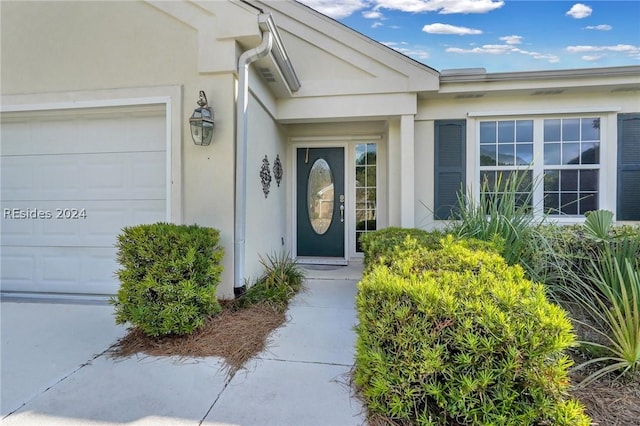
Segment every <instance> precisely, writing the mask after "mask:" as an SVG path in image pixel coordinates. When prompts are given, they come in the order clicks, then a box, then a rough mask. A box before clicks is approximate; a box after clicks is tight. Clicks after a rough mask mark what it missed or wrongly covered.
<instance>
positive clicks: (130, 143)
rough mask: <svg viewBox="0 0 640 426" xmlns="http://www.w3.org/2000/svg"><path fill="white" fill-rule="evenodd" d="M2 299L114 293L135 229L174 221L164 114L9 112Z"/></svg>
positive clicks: (132, 109) (0, 220)
mask: <svg viewBox="0 0 640 426" xmlns="http://www.w3.org/2000/svg"><path fill="white" fill-rule="evenodd" d="M0 132H2V134H1V136H2V151H1V152H0V154H1V155H0V178H1V181H0V183H1V184H2V188H1V190H2V199H1V200H0V212H1V213H2V215H1V216H0V227H1V229H2V235H1V236H0V242H1V245H2V247H1V254H2V264H1V268H0V280H1V281H0V282H1V285H2V291H14V292H45V293H85V294H114V293H115V292H116V291H117V281H116V279H115V277H114V272H115V271H116V269H117V267H118V266H117V264H116V261H115V254H116V251H115V247H114V244H115V243H116V239H117V235H118V234H119V233H120V232H121V230H122V228H123V227H125V226H132V225H137V224H142V223H154V222H159V221H166V220H167V217H166V215H167V190H168V187H167V175H166V173H167V159H168V157H167V152H166V149H167V142H166V118H165V108H164V106H160V107H159V106H157V105H156V106H128V107H122V108H121V107H117V108H87V109H83V110H62V111H37V112H35V111H29V112H16V113H14V112H11V113H4V112H3V113H2V127H1V129H0Z"/></svg>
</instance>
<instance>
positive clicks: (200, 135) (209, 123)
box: [189, 90, 214, 146]
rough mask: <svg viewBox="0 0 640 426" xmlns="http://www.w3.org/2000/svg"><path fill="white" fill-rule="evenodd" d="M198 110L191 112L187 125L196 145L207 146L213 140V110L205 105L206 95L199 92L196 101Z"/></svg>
mask: <svg viewBox="0 0 640 426" xmlns="http://www.w3.org/2000/svg"><path fill="white" fill-rule="evenodd" d="M198 105H199V108H196V109H194V110H193V114H191V118H190V119H189V125H190V126H191V137H192V138H193V143H195V144H196V145H205V146H206V145H209V144H210V143H211V139H213V126H214V120H213V110H212V109H211V108H210V107H209V105H208V103H207V95H205V94H204V91H202V90H201V91H200V99H198Z"/></svg>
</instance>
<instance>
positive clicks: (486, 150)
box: [480, 145, 496, 166]
mask: <svg viewBox="0 0 640 426" xmlns="http://www.w3.org/2000/svg"><path fill="white" fill-rule="evenodd" d="M480 165H481V166H495V165H496V146H495V145H482V146H480Z"/></svg>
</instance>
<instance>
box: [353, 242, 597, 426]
mask: <svg viewBox="0 0 640 426" xmlns="http://www.w3.org/2000/svg"><path fill="white" fill-rule="evenodd" d="M441 244H442V246H441V248H440V249H437V250H430V251H429V250H423V249H422V248H419V247H418V248H417V249H416V250H415V251H414V252H413V253H411V252H410V251H408V250H407V251H404V252H403V253H402V254H403V258H402V259H395V260H394V262H393V264H392V265H391V266H385V265H377V266H374V267H373V268H372V270H371V271H370V273H368V274H366V275H365V276H364V277H363V280H362V281H361V282H360V283H359V289H358V294H357V298H356V303H357V310H358V318H359V325H358V326H357V327H356V332H357V343H356V367H355V372H354V382H355V384H356V386H357V387H358V388H359V389H360V392H361V395H362V396H363V398H364V400H365V402H366V404H367V406H368V408H369V410H370V412H371V413H378V414H381V415H383V416H386V417H390V418H392V419H394V420H396V421H397V422H399V423H400V424H419V425H518V426H520V425H545V424H548V425H567V426H568V425H572V426H575V425H587V424H589V419H588V417H587V416H586V415H585V414H584V412H583V407H582V406H581V405H580V404H579V403H578V402H577V401H575V400H572V399H569V398H567V397H566V391H567V389H568V386H569V378H568V368H569V367H570V365H571V361H570V359H569V358H568V357H567V356H566V355H565V354H564V351H565V349H567V348H569V347H571V346H573V345H574V344H575V336H574V334H573V331H572V326H571V323H570V321H569V319H568V317H567V315H566V313H565V312H564V311H563V310H562V309H561V308H560V307H558V306H557V305H554V304H552V303H550V302H549V301H548V300H547V298H546V296H545V292H544V289H543V287H542V286H541V285H539V284H535V283H532V282H531V281H529V280H527V279H525V277H524V273H523V270H522V268H520V267H519V266H509V265H507V264H506V262H505V261H504V259H503V258H502V257H500V256H499V255H498V254H496V253H495V252H493V251H492V250H489V251H481V250H477V249H476V248H475V247H474V244H471V247H469V244H465V243H459V242H455V241H453V239H452V238H448V239H444V240H442V242H441Z"/></svg>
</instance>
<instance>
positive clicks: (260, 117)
mask: <svg viewBox="0 0 640 426" xmlns="http://www.w3.org/2000/svg"><path fill="white" fill-rule="evenodd" d="M247 137H248V140H247V144H248V148H247V154H248V155H247V216H246V227H247V228H246V247H245V258H246V260H247V263H246V278H248V279H250V280H253V279H255V278H257V277H259V276H260V275H261V274H262V267H261V265H260V264H259V263H258V262H257V259H258V258H259V256H262V257H263V258H264V257H265V256H266V255H273V254H279V253H287V252H290V250H291V249H290V247H288V244H287V242H288V238H287V229H286V217H287V191H286V188H287V183H288V181H289V180H291V179H292V176H291V175H290V174H288V173H286V171H285V173H284V175H283V178H282V179H283V180H282V181H281V182H280V186H278V184H277V182H276V178H275V176H274V172H273V165H274V162H275V159H276V156H279V157H280V161H281V163H282V167H283V169H285V168H286V165H287V161H288V149H287V144H286V140H287V139H286V134H285V132H284V131H283V129H282V127H281V126H279V125H278V124H277V123H276V122H275V121H274V120H273V118H272V117H271V116H270V115H269V114H268V113H267V111H266V110H265V109H264V108H263V106H262V105H261V104H260V103H259V102H258V101H257V99H256V97H255V96H250V99H249V112H248V129H247ZM265 155H266V156H267V159H268V162H269V174H270V176H271V184H270V187H269V193H268V195H267V196H266V197H265V195H264V193H263V190H262V183H261V178H260V170H261V167H262V163H263V159H264V158H265Z"/></svg>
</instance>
